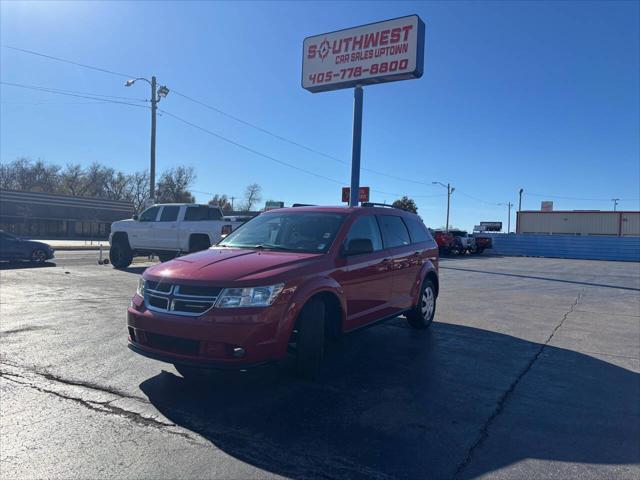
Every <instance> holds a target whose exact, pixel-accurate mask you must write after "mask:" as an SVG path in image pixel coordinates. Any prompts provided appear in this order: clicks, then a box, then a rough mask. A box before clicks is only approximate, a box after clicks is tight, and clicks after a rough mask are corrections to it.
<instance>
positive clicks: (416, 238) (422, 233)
mask: <svg viewBox="0 0 640 480" xmlns="http://www.w3.org/2000/svg"><path fill="white" fill-rule="evenodd" d="M404 223H405V224H406V225H407V228H408V229H409V235H410V236H411V241H412V242H413V243H420V242H428V241H429V240H431V235H430V234H429V231H428V230H427V227H425V226H424V223H422V222H421V221H420V220H419V219H418V218H417V217H405V219H404Z"/></svg>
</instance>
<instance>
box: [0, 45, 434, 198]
mask: <svg viewBox="0 0 640 480" xmlns="http://www.w3.org/2000/svg"><path fill="white" fill-rule="evenodd" d="M5 48H9V49H11V50H15V51H18V52H23V53H27V54H30V55H36V56H39V57H44V58H47V59H49V60H55V61H58V62H63V63H68V64H71V65H76V66H79V67H83V68H88V69H90V70H95V71H98V72H103V73H108V74H112V75H118V76H121V77H126V78H135V77H137V76H138V75H130V74H126V73H121V72H116V71H113V70H108V69H106V68H101V67H95V66H92V65H87V64H84V63H80V62H74V61H71V60H66V59H63V58H59V57H54V56H53V55H47V54H44V53H40V52H35V51H33V50H27V49H24V48H17V47H13V46H9V45H5ZM172 92H173V93H174V94H176V95H178V96H180V97H183V98H185V99H186V100H189V101H191V102H193V103H196V104H198V105H200V106H203V107H205V108H208V109H210V110H213V111H215V112H217V113H219V114H221V115H224V116H225V117H227V118H230V119H232V120H234V121H236V122H239V123H242V124H243V125H246V126H248V127H251V128H253V129H255V130H258V131H260V132H262V133H265V134H267V135H270V136H272V137H273V138H276V139H278V140H280V141H283V142H286V143H289V144H291V145H294V146H296V147H298V148H302V149H304V150H307V151H308V152H311V153H314V154H316V155H319V156H322V157H324V158H328V159H331V160H334V161H336V162H339V163H342V164H343V165H349V162H346V161H344V160H342V159H340V158H338V157H335V156H333V155H329V154H327V153H324V152H321V151H319V150H316V149H314V148H311V147H309V146H307V145H304V144H302V143H299V142H296V141H295V140H292V139H290V138H287V137H283V136H282V135H278V134H277V133H274V132H272V131H270V130H267V129H266V128H263V127H260V126H259V125H256V124H254V123H251V122H248V121H246V120H243V119H242V118H240V117H237V116H235V115H232V114H230V113H227V112H225V111H224V110H222V109H220V108H217V107H214V106H212V105H209V104H207V103H205V102H202V101H200V100H197V99H195V98H193V97H191V96H189V95H186V94H184V93H181V92H179V91H177V90H174V89H172ZM362 170H364V171H366V172H370V173H374V174H376V175H381V176H384V177H387V178H391V179H394V180H398V181H402V182H409V183H413V184H416V185H424V186H428V187H432V186H433V185H432V184H431V183H430V182H424V181H421V180H415V179H412V178H406V177H400V176H397V175H393V174H390V173H386V172H381V171H379V170H374V169H372V168H368V167H362ZM379 193H382V192H379ZM385 195H397V194H392V193H388V192H387V193H385ZM430 196H431V195H422V197H430ZM433 196H440V195H433Z"/></svg>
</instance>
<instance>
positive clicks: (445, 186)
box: [431, 182, 455, 232]
mask: <svg viewBox="0 0 640 480" xmlns="http://www.w3.org/2000/svg"><path fill="white" fill-rule="evenodd" d="M431 183H432V184H433V185H440V186H442V187H444V188H446V189H447V223H446V225H445V227H444V229H445V231H446V232H448V231H449V210H450V208H451V194H452V193H453V192H454V191H455V187H452V186H451V184H450V183H447V184H446V185H445V184H444V183H442V182H431Z"/></svg>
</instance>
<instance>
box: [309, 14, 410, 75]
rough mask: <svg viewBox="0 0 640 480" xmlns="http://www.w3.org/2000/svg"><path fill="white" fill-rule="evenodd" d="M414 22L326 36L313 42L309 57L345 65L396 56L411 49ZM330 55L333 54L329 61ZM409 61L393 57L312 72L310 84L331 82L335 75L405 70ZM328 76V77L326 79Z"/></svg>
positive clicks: (373, 73)
mask: <svg viewBox="0 0 640 480" xmlns="http://www.w3.org/2000/svg"><path fill="white" fill-rule="evenodd" d="M413 28H414V25H404V26H402V27H396V28H386V29H383V30H379V31H377V32H371V33H365V34H361V35H355V36H347V37H343V38H339V39H336V40H332V41H328V40H327V39H326V38H325V39H323V40H322V42H320V44H310V45H309V46H308V47H307V52H306V56H307V59H308V60H313V59H320V61H322V62H323V63H325V60H326V64H327V66H329V65H331V64H335V65H343V64H346V63H351V62H358V61H362V60H370V59H372V58H378V57H394V56H398V55H403V54H406V53H407V52H408V51H409V42H408V40H409V34H410V32H411V30H413ZM327 57H330V58H329V59H328V60H327ZM408 66H409V60H408V59H406V58H403V59H400V60H390V61H388V62H381V63H377V64H375V63H374V64H372V65H371V66H370V67H369V68H362V67H356V68H345V69H341V70H339V71H336V72H334V71H331V70H329V71H327V72H320V73H312V74H310V75H309V81H310V82H311V83H322V82H330V81H332V79H333V77H334V76H338V77H340V78H341V79H345V78H352V77H357V76H360V75H362V74H371V75H376V74H379V73H380V74H384V73H392V72H397V71H403V70H406V69H407V68H408ZM327 77H328V78H327Z"/></svg>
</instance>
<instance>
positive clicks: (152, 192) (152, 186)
mask: <svg viewBox="0 0 640 480" xmlns="http://www.w3.org/2000/svg"><path fill="white" fill-rule="evenodd" d="M157 110H158V98H157V97H156V77H155V75H154V76H153V77H151V152H150V153H151V163H150V164H149V200H150V203H151V204H153V203H155V202H154V199H155V196H156V111H157Z"/></svg>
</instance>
